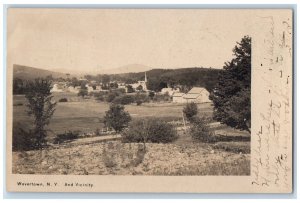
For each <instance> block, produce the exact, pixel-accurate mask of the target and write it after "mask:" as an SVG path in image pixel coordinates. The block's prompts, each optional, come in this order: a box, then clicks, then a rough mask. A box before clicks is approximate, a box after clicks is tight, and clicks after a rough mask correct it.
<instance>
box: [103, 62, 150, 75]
mask: <svg viewBox="0 0 300 203" xmlns="http://www.w3.org/2000/svg"><path fill="white" fill-rule="evenodd" d="M151 69H152V68H151V67H149V66H145V65H141V64H129V65H126V66H121V67H119V68H113V69H104V70H102V71H101V72H102V73H103V74H122V73H138V72H143V71H149V70H151Z"/></svg>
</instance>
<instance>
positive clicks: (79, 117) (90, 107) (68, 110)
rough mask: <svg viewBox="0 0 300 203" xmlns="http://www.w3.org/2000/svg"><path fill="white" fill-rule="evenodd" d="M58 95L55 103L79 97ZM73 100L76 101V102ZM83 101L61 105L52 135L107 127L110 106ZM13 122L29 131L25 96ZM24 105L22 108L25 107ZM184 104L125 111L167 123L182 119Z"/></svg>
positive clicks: (203, 108) (207, 111)
mask: <svg viewBox="0 0 300 203" xmlns="http://www.w3.org/2000/svg"><path fill="white" fill-rule="evenodd" d="M65 94H66V93H64V94H59V93H56V94H54V99H55V100H58V98H62V97H67V98H68V99H69V98H75V99H76V98H77V96H76V95H75V94H70V93H69V94H68V93H67V95H65ZM75 99H73V100H75ZM79 99H81V101H74V102H58V103H57V106H56V111H55V113H54V115H53V118H52V119H51V122H50V125H49V126H48V127H49V129H51V130H52V131H53V132H52V133H50V135H51V134H57V133H64V132H66V131H69V130H71V131H75V130H79V131H81V132H94V131H95V130H96V129H97V128H102V127H103V117H104V115H105V111H107V110H108V109H109V104H108V103H106V102H98V101H95V100H93V99H82V98H79ZM13 103H14V106H13V121H14V125H15V126H20V127H22V128H28V127H29V126H30V125H31V123H32V118H31V117H29V116H28V115H27V113H26V110H27V107H26V99H25V97H24V96H23V95H15V96H14V99H13ZM21 104H22V105H21ZM183 106H184V104H174V103H144V104H142V105H141V106H137V105H135V104H131V105H126V106H125V110H126V111H128V112H129V113H130V115H131V116H132V118H133V119H137V118H141V117H161V118H164V119H165V120H168V121H172V120H180V119H182V109H183ZM199 112H200V113H201V114H203V115H211V113H212V106H211V104H209V103H207V104H201V105H199Z"/></svg>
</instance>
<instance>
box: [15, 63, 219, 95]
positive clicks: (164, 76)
mask: <svg viewBox="0 0 300 203" xmlns="http://www.w3.org/2000/svg"><path fill="white" fill-rule="evenodd" d="M221 71H223V70H222V69H213V68H181V69H152V70H150V71H147V80H148V82H147V88H148V89H149V90H152V91H155V92H159V91H160V90H161V89H162V88H165V87H179V88H180V89H181V90H182V91H184V92H187V91H189V90H190V89H191V88H192V87H194V86H198V87H205V88H206V89H207V90H208V91H209V92H211V91H212V89H213V88H214V87H215V86H216V84H217V82H218V75H219V74H220V73H221ZM85 78H86V79H87V80H88V81H91V80H95V81H97V82H98V83H102V86H103V87H107V86H109V85H108V84H109V83H112V82H116V81H118V82H124V83H125V84H132V83H136V82H137V81H139V80H144V79H145V72H139V73H122V74H110V75H107V74H98V75H85ZM47 79H49V80H54V81H60V82H63V81H65V82H68V83H69V84H70V85H72V86H74V87H75V86H81V85H82V83H87V82H88V81H80V80H78V79H77V78H76V77H73V78H62V77H59V78H53V77H51V76H47ZM26 83H27V80H23V79H20V78H14V80H13V94H24V93H25V90H26ZM104 89H105V88H104ZM106 89H107V88H106Z"/></svg>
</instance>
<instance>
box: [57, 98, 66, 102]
mask: <svg viewBox="0 0 300 203" xmlns="http://www.w3.org/2000/svg"><path fill="white" fill-rule="evenodd" d="M58 102H68V99H67V98H61V99H59V100H58Z"/></svg>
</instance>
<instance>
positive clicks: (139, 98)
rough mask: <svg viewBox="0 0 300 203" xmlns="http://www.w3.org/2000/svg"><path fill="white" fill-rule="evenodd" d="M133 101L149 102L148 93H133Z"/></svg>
mask: <svg viewBox="0 0 300 203" xmlns="http://www.w3.org/2000/svg"><path fill="white" fill-rule="evenodd" d="M134 99H135V101H136V102H137V101H141V102H143V103H144V102H149V97H148V95H147V94H143V93H140V92H139V93H137V94H136V95H135V98H134Z"/></svg>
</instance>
